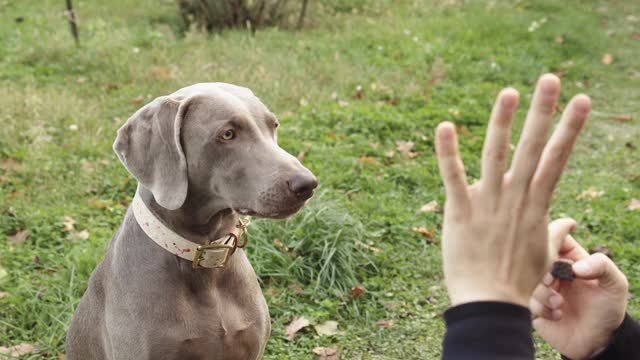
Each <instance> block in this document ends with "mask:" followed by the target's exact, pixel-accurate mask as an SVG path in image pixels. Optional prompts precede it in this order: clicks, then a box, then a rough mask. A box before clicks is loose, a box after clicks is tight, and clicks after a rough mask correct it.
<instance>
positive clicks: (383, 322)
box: [376, 320, 396, 328]
mask: <svg viewBox="0 0 640 360" xmlns="http://www.w3.org/2000/svg"><path fill="white" fill-rule="evenodd" d="M376 325H378V326H380V327H386V328H390V327H394V326H396V324H394V323H393V321H387V320H380V321H378V322H377V323H376Z"/></svg>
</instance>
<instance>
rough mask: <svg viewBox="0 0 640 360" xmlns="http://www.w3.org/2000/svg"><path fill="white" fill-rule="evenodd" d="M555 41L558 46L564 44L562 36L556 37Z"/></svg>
mask: <svg viewBox="0 0 640 360" xmlns="http://www.w3.org/2000/svg"><path fill="white" fill-rule="evenodd" d="M555 41H556V44H559V45H562V44H564V36H562V35H558V36H556V39H555Z"/></svg>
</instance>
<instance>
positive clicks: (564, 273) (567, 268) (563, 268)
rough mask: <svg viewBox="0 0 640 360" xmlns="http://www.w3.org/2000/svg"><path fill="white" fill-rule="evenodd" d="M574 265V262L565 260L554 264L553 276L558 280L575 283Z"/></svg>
mask: <svg viewBox="0 0 640 360" xmlns="http://www.w3.org/2000/svg"><path fill="white" fill-rule="evenodd" d="M572 264H573V262H572V261H570V260H564V259H561V260H558V261H556V262H554V263H553V267H552V268H551V275H553V277H554V278H556V279H560V280H566V281H573V280H574V279H575V278H576V276H575V275H574V274H573V267H572V266H571V265H572Z"/></svg>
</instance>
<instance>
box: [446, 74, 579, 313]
mask: <svg viewBox="0 0 640 360" xmlns="http://www.w3.org/2000/svg"><path fill="white" fill-rule="evenodd" d="M559 94H560V80H559V79H558V78H557V77H556V76H555V75H552V74H547V75H543V76H542V77H541V78H540V79H539V80H538V83H537V86H536V90H535V92H534V95H533V99H532V102H531V107H530V109H529V112H528V114H527V119H526V122H525V125H524V130H523V131H522V135H521V137H520V141H519V143H518V146H517V148H516V151H515V154H514V156H513V161H512V164H511V168H510V169H509V170H508V171H506V167H507V162H508V159H509V151H510V147H509V146H510V143H511V127H512V124H513V118H514V114H515V111H516V108H517V106H518V100H519V95H518V92H517V91H516V90H514V89H512V88H507V89H504V90H502V92H500V94H499V95H498V99H497V101H496V104H495V106H494V109H493V112H492V114H491V119H490V121H489V128H488V131H487V135H486V139H485V144H484V149H483V153H482V176H481V179H480V180H479V181H478V182H477V183H475V184H473V185H471V186H469V185H468V184H467V178H466V174H465V170H464V166H463V164H462V161H461V160H460V154H459V150H458V141H457V137H456V131H455V127H454V126H453V124H451V123H448V122H444V123H442V124H440V125H439V126H438V129H437V130H436V150H437V155H438V163H439V166H440V173H441V175H442V178H443V181H444V186H445V190H446V194H447V200H446V204H445V214H444V225H443V236H442V237H443V240H442V253H443V266H444V275H445V284H446V286H447V290H448V292H449V297H450V300H451V304H452V305H458V304H462V303H467V302H473V301H504V302H510V303H515V304H519V305H522V306H528V304H529V298H530V297H531V295H532V293H533V290H534V289H535V288H536V285H537V284H538V283H539V282H540V281H541V279H542V277H543V275H544V274H545V272H547V271H548V269H549V266H550V264H551V260H552V258H553V256H552V255H551V254H557V252H558V248H559V247H560V242H559V241H558V242H556V243H553V242H550V241H549V237H548V234H547V223H548V213H549V208H550V206H551V199H552V195H553V191H554V189H555V187H556V184H557V182H558V180H559V178H560V176H561V174H562V172H563V170H564V167H565V164H566V163H567V160H568V158H569V155H570V154H571V152H572V149H573V146H574V144H575V142H576V139H577V137H578V135H579V133H580V131H581V130H582V128H583V126H584V124H585V121H586V119H587V116H588V114H589V111H590V109H591V100H590V99H589V97H587V96H586V95H577V96H575V97H574V98H573V99H572V100H571V101H570V102H569V104H568V105H567V107H566V109H565V110H564V112H563V114H562V118H561V120H560V123H559V125H558V126H557V128H556V130H555V131H554V133H553V135H552V136H551V138H550V139H549V138H548V134H549V132H550V129H551V127H552V123H553V115H554V109H555V107H556V104H557V100H558V96H559ZM505 171H506V172H505ZM554 226H556V227H557V228H558V231H560V232H562V233H564V234H568V233H569V232H570V231H571V230H572V228H573V227H574V226H575V222H573V221H572V220H568V219H565V220H562V221H560V222H557V223H555V225H554ZM561 238H564V237H561Z"/></svg>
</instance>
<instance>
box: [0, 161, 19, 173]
mask: <svg viewBox="0 0 640 360" xmlns="http://www.w3.org/2000/svg"><path fill="white" fill-rule="evenodd" d="M0 169H2V170H11V171H22V170H24V165H22V163H19V162H17V161H16V160H14V159H5V160H2V161H0Z"/></svg>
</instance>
